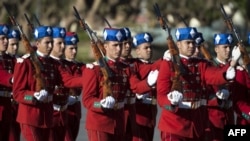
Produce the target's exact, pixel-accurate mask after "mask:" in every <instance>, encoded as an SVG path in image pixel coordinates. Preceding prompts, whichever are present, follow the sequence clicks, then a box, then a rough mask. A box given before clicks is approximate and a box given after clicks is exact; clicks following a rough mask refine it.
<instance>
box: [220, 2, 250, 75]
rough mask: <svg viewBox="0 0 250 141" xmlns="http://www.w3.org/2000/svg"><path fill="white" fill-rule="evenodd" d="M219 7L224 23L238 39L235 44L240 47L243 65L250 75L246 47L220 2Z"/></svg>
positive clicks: (249, 63)
mask: <svg viewBox="0 0 250 141" xmlns="http://www.w3.org/2000/svg"><path fill="white" fill-rule="evenodd" d="M220 8H221V13H222V15H223V18H224V20H225V23H226V25H227V27H228V29H229V30H230V31H231V32H233V33H234V35H235V37H236V38H237V40H238V43H237V46H238V47H239V48H240V51H241V54H242V59H243V65H244V67H245V68H246V70H247V72H248V75H250V59H249V56H248V52H247V50H246V47H245V46H244V45H243V43H242V40H241V38H240V36H239V34H238V31H237V30H236V28H235V27H234V24H233V21H232V19H231V18H229V17H228V15H227V13H226V11H225V9H224V7H223V5H222V4H221V3H220Z"/></svg>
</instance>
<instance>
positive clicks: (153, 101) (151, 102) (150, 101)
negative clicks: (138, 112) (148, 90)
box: [142, 97, 156, 105]
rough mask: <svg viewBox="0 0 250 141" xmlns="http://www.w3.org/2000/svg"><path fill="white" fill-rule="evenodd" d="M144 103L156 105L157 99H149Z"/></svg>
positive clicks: (145, 99)
mask: <svg viewBox="0 0 250 141" xmlns="http://www.w3.org/2000/svg"><path fill="white" fill-rule="evenodd" d="M142 103H144V104H152V105H156V99H155V98H148V97H147V98H144V99H143V100H142Z"/></svg>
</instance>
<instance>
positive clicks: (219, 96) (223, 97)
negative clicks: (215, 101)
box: [216, 89, 230, 100]
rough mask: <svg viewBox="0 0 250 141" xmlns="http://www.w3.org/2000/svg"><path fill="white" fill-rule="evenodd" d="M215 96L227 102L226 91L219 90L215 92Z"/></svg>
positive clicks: (227, 93) (227, 95)
mask: <svg viewBox="0 0 250 141" xmlns="http://www.w3.org/2000/svg"><path fill="white" fill-rule="evenodd" d="M216 96H217V97H218V98H219V99H221V100H227V99H228V97H229V96H230V94H229V91H228V90H227V89H221V90H219V91H218V92H216Z"/></svg>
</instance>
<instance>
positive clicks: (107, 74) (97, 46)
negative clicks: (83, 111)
mask: <svg viewBox="0 0 250 141" xmlns="http://www.w3.org/2000/svg"><path fill="white" fill-rule="evenodd" d="M73 8H74V11H75V17H76V18H77V20H78V21H79V24H80V25H81V27H82V28H83V29H84V30H85V31H86V32H87V34H88V36H89V38H90V40H91V48H92V51H93V53H94V56H95V60H96V61H97V62H98V63H99V65H100V69H101V72H102V74H103V81H102V83H101V84H102V86H103V97H107V96H110V95H111V96H112V90H111V81H110V78H111V77H112V73H111V70H110V68H109V67H108V65H107V63H106V61H105V59H104V54H105V49H104V46H103V43H102V42H101V41H100V40H99V39H98V37H97V36H96V33H95V32H94V31H93V30H91V29H90V27H89V26H88V24H87V23H86V22H85V21H84V19H81V17H80V15H79V13H78V11H77V9H76V8H75V7H74V6H73Z"/></svg>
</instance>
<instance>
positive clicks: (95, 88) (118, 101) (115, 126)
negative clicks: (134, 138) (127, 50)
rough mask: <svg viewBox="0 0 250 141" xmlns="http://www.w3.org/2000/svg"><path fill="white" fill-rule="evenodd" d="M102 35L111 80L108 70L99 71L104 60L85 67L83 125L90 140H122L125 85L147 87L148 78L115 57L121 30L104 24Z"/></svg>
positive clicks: (140, 90)
mask: <svg viewBox="0 0 250 141" xmlns="http://www.w3.org/2000/svg"><path fill="white" fill-rule="evenodd" d="M103 35H104V49H105V51H106V53H105V54H106V55H105V57H104V58H102V59H104V60H103V61H104V62H105V63H106V64H107V66H108V69H109V71H110V73H111V74H112V76H111V77H108V81H110V82H109V83H107V76H106V75H107V74H106V73H103V72H102V70H101V69H103V68H101V67H103V64H99V63H100V62H98V64H99V65H95V66H94V68H92V69H88V68H86V69H84V71H83V77H82V80H83V85H82V87H83V89H84V90H83V97H82V102H83V105H84V107H85V108H86V109H87V115H86V126H85V128H86V129H87V132H88V139H89V140H90V141H96V140H99V141H110V140H123V139H124V129H125V125H124V104H125V103H124V99H125V96H126V92H127V89H128V88H129V87H130V88H131V89H132V91H133V92H138V93H143V92H145V91H147V90H148V89H150V88H149V86H148V81H147V80H145V81H140V80H138V79H137V77H136V75H135V74H133V73H131V71H130V69H129V68H128V67H127V65H124V64H122V63H121V62H119V61H118V59H119V57H120V53H121V47H122V46H121V45H122V41H123V40H124V35H125V33H124V30H121V29H115V28H105V29H104V33H103ZM101 65H102V66H101ZM84 74H87V75H84ZM104 78H105V79H104ZM154 83H156V82H154ZM107 92H108V93H107Z"/></svg>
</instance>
